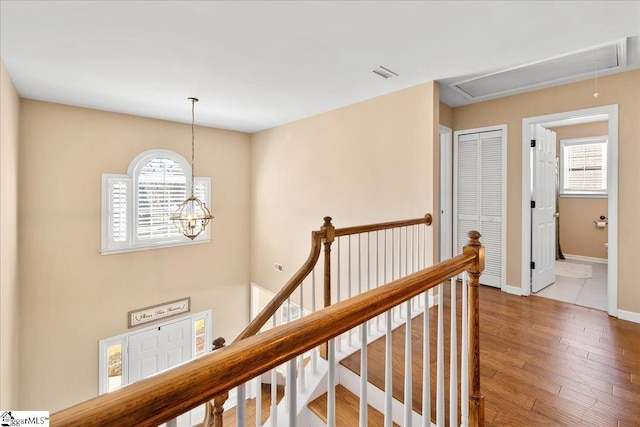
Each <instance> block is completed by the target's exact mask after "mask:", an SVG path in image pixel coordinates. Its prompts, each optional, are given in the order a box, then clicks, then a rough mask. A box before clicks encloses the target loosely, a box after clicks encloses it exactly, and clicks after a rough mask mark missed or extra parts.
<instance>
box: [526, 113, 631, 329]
mask: <svg viewBox="0 0 640 427" xmlns="http://www.w3.org/2000/svg"><path fill="white" fill-rule="evenodd" d="M598 122H604V125H606V135H605V136H606V138H607V144H606V147H605V148H604V153H603V155H604V156H606V163H607V165H608V167H607V170H606V173H605V172H604V171H603V173H604V174H605V178H606V195H605V197H604V198H602V197H600V198H599V197H598V196H597V195H593V194H592V195H590V196H589V197H587V198H585V197H584V195H583V196H577V197H576V195H575V194H574V195H572V194H570V192H564V194H562V197H560V198H559V199H557V200H559V204H558V205H559V206H560V209H557V208H556V209H555V212H556V213H557V212H559V213H560V216H559V219H560V224H561V225H560V227H561V230H562V227H563V225H562V224H565V227H566V226H570V227H582V228H581V229H582V230H583V231H585V232H592V233H595V234H594V235H596V236H602V237H601V239H602V242H599V243H594V242H593V240H594V239H589V243H590V244H592V243H593V244H596V246H597V245H601V246H602V248H599V249H597V250H599V251H600V252H595V255H593V256H589V255H584V254H579V253H574V252H579V250H576V249H575V247H576V246H574V247H571V245H567V247H563V248H562V250H559V248H556V247H555V246H556V242H557V239H553V245H554V247H553V248H552V251H553V253H554V255H559V256H557V257H558V258H562V257H563V256H562V255H564V253H566V255H565V256H564V258H566V259H565V260H562V259H559V260H558V261H557V262H556V263H554V269H555V268H556V266H557V268H558V269H559V271H558V272H554V275H553V277H554V281H553V282H552V283H555V282H558V283H562V282H564V283H571V284H572V286H565V287H564V288H563V291H556V290H553V291H550V290H546V291H545V290H544V289H543V290H542V291H541V293H540V294H539V295H541V296H545V295H544V293H546V294H547V295H546V296H548V297H551V298H553V296H552V295H553V294H554V292H555V293H556V296H558V295H559V294H558V292H564V294H563V297H559V296H558V298H554V299H562V300H564V301H568V302H573V303H577V304H579V305H586V306H591V307H593V308H599V309H603V310H604V309H606V311H607V312H608V313H609V314H610V315H612V316H616V317H617V311H618V301H617V299H618V295H617V294H618V286H617V258H618V257H617V249H618V245H617V217H618V182H617V168H618V106H617V105H609V106H602V107H596V108H590V109H585V110H577V111H568V112H564V113H556V114H550V115H545V116H537V117H528V118H525V119H523V123H522V134H523V150H522V253H523V256H522V288H521V292H522V295H530V294H531V293H532V286H533V285H534V280H535V279H534V276H535V274H536V271H535V268H536V267H537V266H536V265H535V264H534V259H535V258H539V257H537V253H538V252H536V251H537V250H538V249H536V245H540V244H541V242H540V233H539V230H535V231H534V230H533V228H534V226H535V224H534V223H536V219H535V212H534V208H533V206H534V205H533V202H534V200H533V198H532V194H534V193H535V189H534V187H535V178H534V170H535V169H536V168H535V167H534V156H535V154H534V150H533V149H532V148H531V145H532V140H533V139H534V137H533V134H534V133H535V128H536V126H537V125H541V126H542V127H544V128H546V129H554V130H556V131H557V132H558V133H559V134H560V132H561V129H563V128H565V127H566V129H568V128H569V126H572V127H573V126H576V125H580V124H586V123H591V124H593V123H598ZM585 126H586V125H585ZM574 129H576V128H574ZM600 136H602V135H600ZM559 139H560V140H563V137H560V138H559ZM564 139H565V140H568V139H567V138H564ZM558 142H559V144H558V146H562V143H561V141H558ZM573 143H574V144H575V142H573ZM570 145H571V142H568V143H567V146H570ZM561 149H562V148H561ZM563 167H564V169H563ZM558 169H559V172H560V176H561V177H562V174H563V171H564V172H565V173H566V170H568V169H567V166H566V165H559V168H558ZM562 184H563V182H560V183H559V187H558V188H559V189H560V192H561V193H563V191H562ZM579 201H580V202H581V203H577V202H579ZM535 202H536V203H537V200H535ZM563 203H564V207H565V208H564V210H566V212H569V211H570V209H569V206H570V204H574V205H575V206H574V207H573V209H574V210H575V209H578V210H582V211H584V209H585V206H587V205H589V206H591V207H590V209H592V211H593V209H594V206H596V205H597V206H599V208H598V207H596V208H595V211H593V212H597V213H593V214H592V216H593V218H589V219H588V220H586V219H582V220H581V221H572V222H567V221H564V222H563V221H562V219H563V207H562V206H563ZM576 206H577V207H576ZM602 211H604V212H602ZM564 231H567V230H564ZM565 234H566V233H565ZM595 240H597V239H595ZM544 244H548V242H547V243H544ZM578 246H584V244H583V245H578ZM594 250H596V249H594ZM563 252H564V253H563ZM600 254H603V255H600ZM555 258H556V257H554V259H555ZM558 273H559V274H558ZM545 286H546V284H544V282H543V285H540V284H539V283H538V284H536V287H535V289H533V290H540V289H541V288H544V287H545ZM552 286H554V285H552ZM585 286H587V287H588V288H589V289H588V290H587V289H586V288H585ZM598 288H599V289H600V290H599V291H598ZM573 292H575V293H576V299H575V300H574V301H569V298H571V296H570V294H571V293H573ZM581 292H584V295H586V296H588V298H587V299H588V300H589V299H590V301H584V300H583V301H579V300H578V298H579V294H580V293H581ZM598 292H601V293H602V299H603V300H601V301H600V302H599V303H596V302H595V300H594V298H596V294H597V293H598Z"/></svg>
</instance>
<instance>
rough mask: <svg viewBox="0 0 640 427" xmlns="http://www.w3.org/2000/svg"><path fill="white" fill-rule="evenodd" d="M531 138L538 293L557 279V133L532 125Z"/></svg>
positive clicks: (534, 272)
mask: <svg viewBox="0 0 640 427" xmlns="http://www.w3.org/2000/svg"><path fill="white" fill-rule="evenodd" d="M533 135H534V140H535V147H533V148H532V168H533V170H532V183H533V187H532V191H531V200H532V207H531V291H532V292H538V291H539V290H541V289H543V288H545V287H546V286H549V285H550V284H552V283H553V282H555V280H556V257H555V255H556V251H555V248H556V216H555V215H556V134H555V132H553V131H550V130H549V129H546V128H544V127H542V126H540V125H535V128H534V129H533ZM534 203H535V206H534Z"/></svg>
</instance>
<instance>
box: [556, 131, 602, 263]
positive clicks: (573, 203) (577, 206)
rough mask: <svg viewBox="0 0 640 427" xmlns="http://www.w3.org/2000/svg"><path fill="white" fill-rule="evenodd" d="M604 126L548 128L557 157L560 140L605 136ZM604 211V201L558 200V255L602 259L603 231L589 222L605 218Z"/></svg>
mask: <svg viewBox="0 0 640 427" xmlns="http://www.w3.org/2000/svg"><path fill="white" fill-rule="evenodd" d="M608 124H609V123H608V122H596V123H585V124H581V125H573V126H562V127H558V128H552V129H551V130H552V131H554V132H555V133H556V140H557V150H558V156H559V155H560V141H561V140H563V139H573V138H586V137H590V136H602V135H607V133H608V131H609V129H608ZM608 208H609V203H608V200H607V199H590V198H573V197H561V198H560V201H559V209H558V211H559V212H560V247H561V248H562V252H563V253H564V254H571V255H580V256H587V257H593V258H605V259H606V258H607V249H606V248H605V247H604V244H605V243H606V242H607V240H608V239H607V229H606V228H597V227H596V226H595V225H594V224H593V221H596V220H599V218H600V215H604V216H605V217H606V216H608Z"/></svg>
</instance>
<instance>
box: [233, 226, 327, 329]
mask: <svg viewBox="0 0 640 427" xmlns="http://www.w3.org/2000/svg"><path fill="white" fill-rule="evenodd" d="M324 236H325V233H324V231H323V230H321V231H313V232H311V251H310V253H309V256H308V257H307V260H306V261H305V262H304V264H302V267H300V268H299V269H298V271H296V274H294V275H293V277H291V279H289V281H288V282H287V283H286V284H285V285H284V286H283V287H282V289H280V291H279V292H278V293H277V294H276V295H275V296H274V297H273V299H271V301H269V303H268V304H267V305H266V306H265V307H264V308H263V309H262V311H261V312H260V313H259V314H258V315H257V316H256V317H255V318H254V319H253V320H252V321H251V322H250V323H249V324H248V325H247V327H246V328H245V329H244V330H243V331H242V332H240V335H238V337H237V338H236V339H235V341H238V340H242V339H245V338H247V337H250V336H253V335H255V334H257V333H258V331H260V329H261V328H262V327H263V326H264V325H265V324H266V323H267V322H268V321H269V319H270V318H271V316H273V315H274V314H275V312H276V311H278V309H279V308H280V306H281V305H282V304H283V303H284V302H285V301H286V300H287V298H289V297H290V296H291V294H293V292H294V291H295V290H296V289H297V288H298V286H300V284H301V283H302V281H303V280H304V279H305V278H306V277H307V276H308V275H309V274H310V273H311V272H312V271H313V268H314V267H315V266H316V263H317V262H318V258H319V257H320V248H321V247H322V239H324Z"/></svg>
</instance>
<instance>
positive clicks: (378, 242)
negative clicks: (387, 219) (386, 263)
mask: <svg viewBox="0 0 640 427" xmlns="http://www.w3.org/2000/svg"><path fill="white" fill-rule="evenodd" d="M379 276H380V230H377V231H376V288H377V287H378V286H379V285H380V277H379ZM381 317H382V315H380V316H377V317H376V329H377V330H378V331H379V330H380V318H381Z"/></svg>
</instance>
